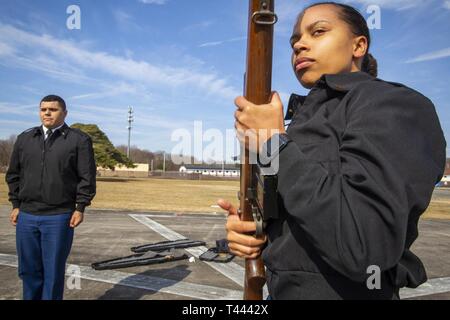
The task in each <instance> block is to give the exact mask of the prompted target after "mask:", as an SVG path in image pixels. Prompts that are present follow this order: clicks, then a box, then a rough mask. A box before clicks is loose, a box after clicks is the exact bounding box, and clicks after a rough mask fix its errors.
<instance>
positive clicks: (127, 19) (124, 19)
mask: <svg viewBox="0 0 450 320" xmlns="http://www.w3.org/2000/svg"><path fill="white" fill-rule="evenodd" d="M113 17H114V19H115V20H116V22H117V24H118V25H119V28H122V29H125V30H131V31H140V30H142V27H141V26H139V25H138V24H137V23H136V22H134V19H133V17H132V16H131V15H130V14H128V13H126V12H125V11H123V10H120V9H116V10H114V11H113Z"/></svg>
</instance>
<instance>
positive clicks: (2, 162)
mask: <svg viewBox="0 0 450 320" xmlns="http://www.w3.org/2000/svg"><path fill="white" fill-rule="evenodd" d="M16 138H17V136H16V135H11V136H10V137H9V138H8V139H4V140H1V139H0V168H1V169H2V170H5V169H6V167H8V164H9V160H10V159H11V154H12V151H13V148H14V143H15V142H16Z"/></svg>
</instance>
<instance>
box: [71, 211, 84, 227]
mask: <svg viewBox="0 0 450 320" xmlns="http://www.w3.org/2000/svg"><path fill="white" fill-rule="evenodd" d="M82 222H83V212H80V211H77V210H75V211H74V212H73V213H72V218H71V219H70V227H71V228H76V227H77V226H78V225H79V224H80V223H82Z"/></svg>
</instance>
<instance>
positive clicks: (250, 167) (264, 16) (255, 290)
mask: <svg viewBox="0 0 450 320" xmlns="http://www.w3.org/2000/svg"><path fill="white" fill-rule="evenodd" d="M249 4H250V8H249V22H248V38H247V63H246V72H245V81H244V82H245V83H244V96H245V97H246V99H247V100H249V101H251V102H252V103H255V104H265V103H269V102H270V97H271V84H272V51H273V25H274V24H275V22H276V20H277V17H276V15H275V14H274V0H249ZM249 160H250V155H249V151H248V150H247V149H246V148H245V147H244V146H241V178H240V192H239V200H240V215H241V219H242V220H244V221H254V220H255V218H256V219H257V220H260V221H261V219H262V218H261V217H255V216H254V215H258V214H260V212H259V211H260V210H258V209H257V205H256V204H255V201H256V199H255V198H256V195H255V192H254V190H256V189H257V186H256V185H255V181H256V180H255V179H254V175H255V172H256V169H257V168H256V164H250V161H249ZM256 183H257V182H256ZM256 236H257V237H264V234H257V235H256ZM265 282H266V279H265V270H264V264H263V261H262V259H261V257H258V258H257V259H246V260H245V283H244V299H245V300H261V299H262V297H263V294H262V293H263V286H264V283H265Z"/></svg>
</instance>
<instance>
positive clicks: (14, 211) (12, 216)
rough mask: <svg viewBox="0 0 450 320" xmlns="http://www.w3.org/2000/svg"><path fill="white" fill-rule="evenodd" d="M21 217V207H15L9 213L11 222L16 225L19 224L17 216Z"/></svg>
mask: <svg viewBox="0 0 450 320" xmlns="http://www.w3.org/2000/svg"><path fill="white" fill-rule="evenodd" d="M18 217H19V208H14V209H12V211H11V214H10V215H9V220H10V221H11V224H12V225H13V226H14V227H15V226H16V225H17V218H18Z"/></svg>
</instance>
